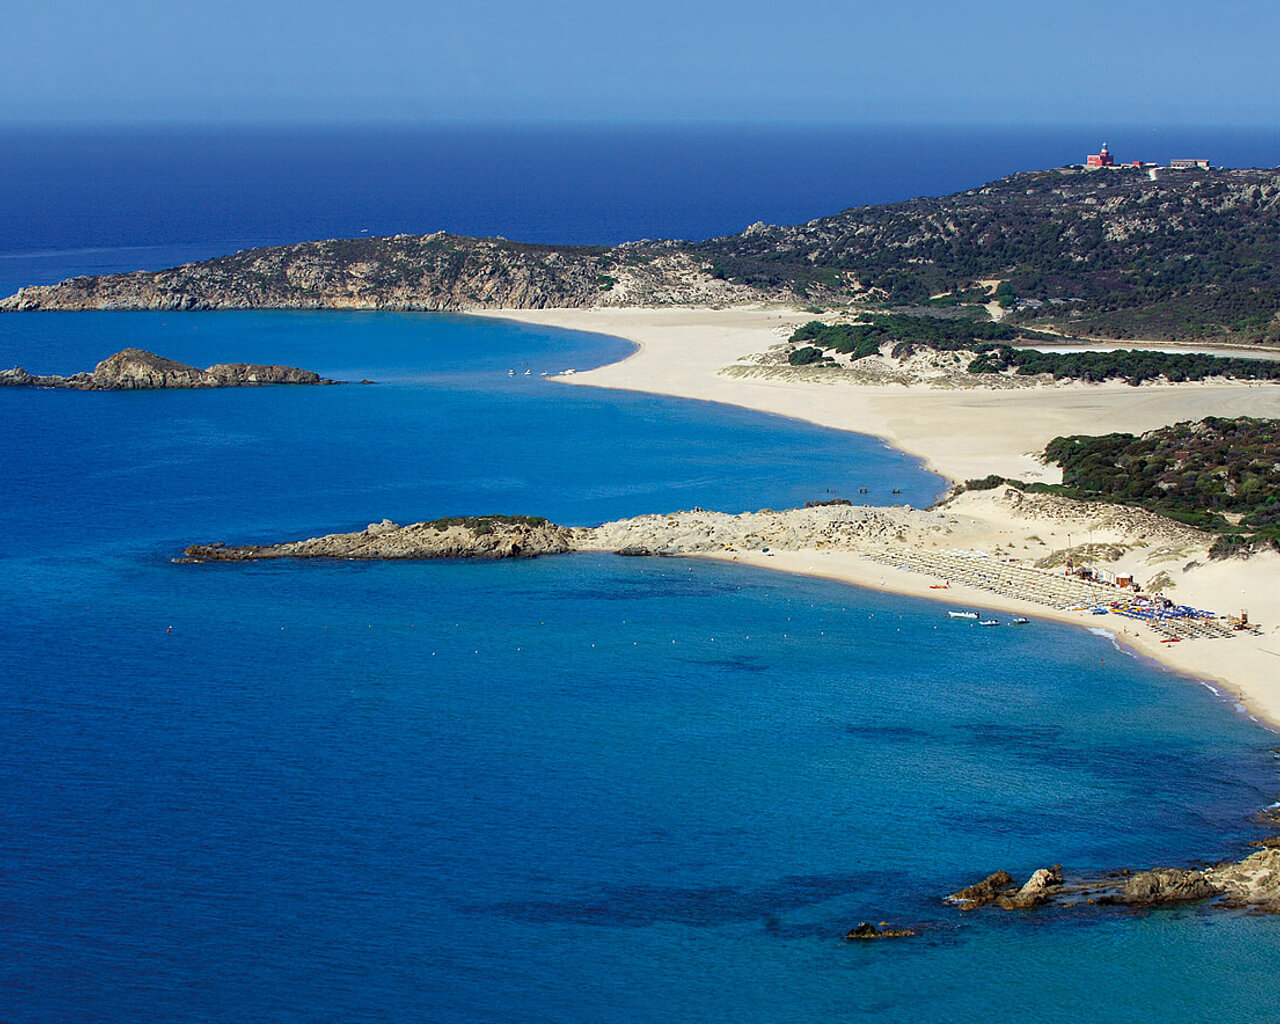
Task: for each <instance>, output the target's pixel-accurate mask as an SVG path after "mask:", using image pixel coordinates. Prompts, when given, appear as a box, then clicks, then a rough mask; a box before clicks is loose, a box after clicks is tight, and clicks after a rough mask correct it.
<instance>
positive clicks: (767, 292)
mask: <svg viewBox="0 0 1280 1024" xmlns="http://www.w3.org/2000/svg"><path fill="white" fill-rule="evenodd" d="M992 298H994V299H997V300H999V301H1000V302H1001V303H1002V304H1003V305H1004V306H1006V307H1007V308H1008V310H1009V316H1008V318H1007V319H1008V320H1010V321H1012V322H1014V323H1018V324H1022V325H1025V326H1047V327H1052V328H1055V329H1059V330H1065V331H1068V332H1071V333H1076V334H1092V335H1100V336H1106V337H1113V338H1129V337H1146V338H1165V339H1175V338H1179V339H1181V338H1217V339H1231V340H1234V341H1237V342H1258V341H1272V342H1278V343H1280V318H1278V314H1280V170H1238V171H1225V170H1219V171H1200V170H1196V171H1162V172H1161V175H1160V176H1159V177H1158V178H1157V179H1156V180H1152V179H1151V178H1150V177H1149V176H1148V174H1147V173H1146V172H1144V171H1141V170H1139V169H1134V168H1115V169H1110V170H1106V171H1096V172H1086V171H1081V170H1074V169H1068V168H1064V169H1061V170H1052V171H1037V172H1032V173H1026V174H1017V175H1013V176H1012V177H1009V178H1005V179H1002V180H1000V181H997V182H993V183H991V184H989V185H986V186H983V187H982V188H976V189H971V190H969V191H967V192H959V193H956V194H954V195H950V196H944V197H941V198H921V199H912V200H909V201H907V202H902V203H891V204H887V205H882V206H866V207H858V208H853V209H849V210H845V211H843V212H842V213H838V214H835V215H834V216H831V217H824V218H821V219H819V220H815V221H811V222H809V223H807V224H801V225H796V226H791V227H772V226H768V225H763V224H757V225H753V226H752V227H750V228H748V229H747V230H746V231H744V232H742V233H741V234H737V235H731V236H727V237H724V238H714V239H708V240H706V241H702V242H681V241H666V242H643V243H628V244H626V245H622V246H617V247H612V248H609V247H592V246H547V245H528V244H523V243H519V242H508V241H506V240H503V239H474V238H461V237H458V236H455V235H449V234H445V233H442V232H441V233H436V234H433V235H397V236H395V237H394V238H367V239H347V240H338V241H328V242H307V243H303V244H300V245H291V246H279V247H274V248H267V249H255V250H250V251H247V252H242V253H237V254H235V255H232V256H226V257H221V258H219V259H214V260H208V261H205V262H203V263H196V264H189V265H187V266H184V267H178V268H174V269H171V270H165V271H159V272H155V273H151V272H139V273H135V274H117V275H108V276H105V277H98V278H74V279H72V280H70V281H67V282H64V283H62V284H60V285H54V286H50V287H35V288H27V289H24V290H23V291H21V292H19V293H18V294H17V295H16V296H13V297H11V298H9V299H7V300H4V301H3V302H0V309H7V310H34V309H173V310H177V309H227V308H294V309H311V308H350V309H430V310H450V309H475V308H530V307H553V306H590V305H666V304H693V305H727V304H735V303H745V302H757V301H761V300H765V301H790V302H795V301H805V302H819V303H824V304H828V305H830V304H844V303H848V302H860V303H871V304H877V305H889V306H908V305H914V306H930V305H932V306H934V307H935V308H937V307H942V306H947V307H953V306H956V305H961V306H968V307H971V308H972V310H973V311H974V312H977V311H979V310H980V309H981V305H982V304H983V303H985V302H988V301H990V300H991V299H992ZM938 311H939V312H942V311H944V310H942V309H938Z"/></svg>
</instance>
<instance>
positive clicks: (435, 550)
mask: <svg viewBox="0 0 1280 1024" xmlns="http://www.w3.org/2000/svg"><path fill="white" fill-rule="evenodd" d="M572 549H573V531H572V530H569V529H567V528H566V527H563V526H557V525H556V524H555V523H550V522H548V521H547V520H545V519H540V518H538V517H536V516H498V515H495V516H457V517H452V518H448V519H436V520H432V521H430V522H422V523H410V524H409V525H408V526H399V525H397V524H396V523H393V522H391V520H389V519H384V520H382V521H381V522H379V523H370V524H369V525H368V526H367V527H365V528H364V529H363V530H359V531H356V532H354V533H331V534H326V535H325V536H323V537H311V538H308V539H307V540H297V541H286V542H285V543H282V544H250V545H242V546H239V547H228V546H227V545H226V544H221V543H218V544H193V545H192V546H191V547H189V548H187V549H186V551H184V552H183V558H182V559H181V561H186V562H255V561H260V560H263V559H271V558H359V559H385V560H395V559H426V558H536V557H538V556H539V555H556V554H563V553H564V552H566V551H570V550H572Z"/></svg>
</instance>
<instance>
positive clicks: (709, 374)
mask: <svg viewBox="0 0 1280 1024" xmlns="http://www.w3.org/2000/svg"><path fill="white" fill-rule="evenodd" d="M500 315H501V316H503V317H505V318H508V319H514V320H520V321H523V322H527V323H536V324H543V325H547V326H552V327H562V328H568V329H571V330H580V331H594V332H598V333H601V334H609V335H613V336H617V337H622V338H626V339H628V340H630V341H633V342H635V343H636V344H637V345H638V346H639V348H638V350H637V351H636V352H635V353H634V354H633V355H632V356H631V357H630V358H628V359H626V360H623V361H622V362H619V363H615V364H612V365H610V366H605V367H601V368H600V369H597V370H592V371H589V372H580V373H576V374H575V375H573V376H572V377H566V378H563V379H564V380H566V381H570V382H572V383H574V384H581V385H590V386H595V387H608V388H620V389H626V390H635V391H645V392H651V393H656V394H664V395H673V396H678V397H683V398H692V399H701V400H707V401H715V402H723V403H726V404H730V405H737V406H742V407H745V408H750V409H755V410H759V411H762V412H769V413H776V414H779V415H783V416H790V417H794V418H797V419H802V420H807V421H809V422H812V423H816V424H819V425H821V426H826V427H832V428H835V429H841V430H853V431H857V432H860V433H864V434H871V435H873V436H876V437H880V438H883V439H884V440H885V441H887V442H888V443H890V444H892V445H893V446H894V447H895V448H898V449H900V450H902V451H904V452H907V453H909V454H912V455H916V456H918V457H919V458H921V459H922V460H923V461H924V463H925V464H926V465H927V466H929V467H930V468H931V469H933V470H935V471H936V472H938V473H939V474H941V475H943V476H945V477H946V478H948V479H949V480H951V481H953V482H958V481H964V480H966V479H972V478H976V477H982V476H986V475H987V474H989V473H998V474H1000V475H1002V476H1006V477H1012V478H1017V479H1023V480H1028V481H1035V480H1044V481H1055V480H1057V479H1059V475H1058V470H1057V469H1056V467H1052V466H1050V467H1045V466H1043V465H1041V464H1040V463H1039V462H1038V461H1037V459H1036V458H1035V456H1036V454H1037V453H1038V452H1040V451H1041V450H1043V448H1044V446H1045V444H1046V443H1047V442H1048V441H1050V440H1051V439H1052V438H1054V437H1056V436H1058V435H1062V434H1102V433H1108V432H1111V431H1127V432H1135V433H1138V432H1142V431H1146V430H1150V429H1153V428H1156V427H1160V426H1165V425H1167V424H1170V423H1175V422H1178V421H1179V420H1191V419H1200V418H1202V417H1205V416H1211V415H1215V416H1263V417H1276V416H1280V386H1276V385H1268V384H1250V383H1224V382H1202V383H1192V384H1180V385H1144V386H1143V387H1139V388H1134V387H1130V386H1129V385H1127V384H1124V383H1114V382H1113V383H1107V384H1101V385H1090V384H1079V383H1073V384H1065V385H1056V386H1052V387H1027V388H1014V389H1007V390H1006V389H986V388H965V389H960V390H944V389H931V388H927V387H918V386H912V387H907V386H904V385H898V384H886V385H871V386H868V385H855V384H844V383H838V382H837V380H838V376H837V378H836V379H833V380H831V381H830V382H825V381H821V382H819V381H812V380H797V379H787V376H786V375H785V374H784V375H780V376H777V377H767V376H766V377H757V378H753V377H736V376H729V375H725V374H722V373H721V372H720V371H721V370H722V369H723V368H725V367H727V366H730V365H731V364H734V363H735V362H737V361H738V360H739V359H740V358H742V357H747V356H751V355H753V354H759V353H763V352H766V351H768V350H769V349H770V348H771V347H772V346H774V345H776V344H778V343H779V342H782V341H784V340H785V339H786V338H787V337H788V336H789V335H790V333H791V332H792V331H793V330H794V329H795V327H796V326H798V325H799V324H801V323H804V322H806V321H808V320H810V319H813V316H812V314H810V313H805V312H798V311H785V310H778V309H729V310H708V309H696V310H693V309H669V308H664V309H626V308H616V309H615V308H604V309H585V310H578V309H555V310H520V311H507V312H503V313H502V314H500ZM654 511H669V510H654ZM948 511H949V512H950V513H952V514H953V516H954V522H953V524H952V525H951V526H950V527H949V528H948V533H952V534H953V535H951V536H948V537H945V538H943V537H932V538H926V537H925V536H924V535H923V534H922V535H921V536H920V537H918V538H915V537H913V538H907V537H906V536H905V535H904V540H907V541H908V542H911V543H924V544H929V543H932V544H935V545H937V546H939V547H940V548H941V547H943V546H953V547H955V546H965V547H968V548H972V549H975V550H984V551H987V552H988V553H990V554H992V555H999V556H1001V557H1013V558H1026V559H1030V558H1032V557H1033V556H1035V555H1037V553H1038V552H1039V550H1040V549H1044V548H1046V547H1048V546H1061V547H1065V546H1066V541H1065V535H1067V534H1068V533H1073V534H1074V536H1073V541H1072V542H1073V543H1074V544H1075V545H1076V546H1079V545H1080V544H1081V543H1082V542H1083V541H1084V538H1085V534H1086V533H1087V531H1089V530H1090V529H1091V528H1095V527H1096V526H1097V525H1098V524H1097V523H1094V522H1091V521H1090V519H1091V516H1090V515H1085V516H1083V517H1082V518H1081V519H1080V521H1078V522H1068V521H1064V520H1063V519H1062V518H1061V517H1055V518H1052V519H1037V518H1036V517H1035V515H1033V514H1030V513H1029V512H1028V510H1027V509H1023V508H1011V507H1010V505H1009V504H1008V502H1007V501H1002V500H1000V498H999V495H997V494H996V493H995V492H985V493H984V494H977V493H971V494H968V495H964V496H962V498H961V499H960V500H959V501H958V502H957V503H956V505H955V507H954V509H949V510H948ZM1100 514H1101V513H1100ZM1094 539H1095V540H1096V541H1098V542H1099V543H1104V542H1110V541H1111V539H1112V538H1111V536H1110V535H1108V536H1105V537H1104V536H1103V532H1102V531H1101V530H1100V531H1099V533H1098V535H1097V536H1096V537H1095V538H1094ZM1119 539H1120V540H1122V541H1123V540H1124V538H1123V537H1120V538H1119ZM1130 540H1132V538H1130ZM1197 543H1198V542H1185V543H1179V544H1172V545H1170V544H1166V545H1163V546H1162V545H1159V544H1154V545H1153V544H1152V543H1151V542H1149V541H1148V540H1145V539H1144V540H1138V541H1137V543H1136V544H1134V545H1133V546H1132V548H1131V549H1130V550H1127V551H1125V552H1124V553H1123V554H1122V555H1121V556H1120V557H1119V559H1118V560H1116V561H1115V562H1113V563H1108V564H1107V567H1108V568H1109V569H1113V570H1122V571H1129V572H1132V573H1133V574H1134V575H1135V577H1136V578H1138V579H1139V580H1140V581H1146V580H1150V579H1151V578H1152V577H1153V576H1155V575H1157V574H1158V573H1161V572H1163V573H1164V574H1165V578H1166V579H1167V580H1168V581H1169V583H1168V585H1166V587H1165V589H1166V591H1167V592H1168V593H1169V596H1171V597H1172V598H1173V599H1174V600H1176V601H1177V602H1179V603H1184V604H1190V605H1192V606H1194V607H1197V608H1204V609H1211V610H1214V611H1217V612H1222V613H1231V614H1235V615H1238V614H1239V613H1240V611H1241V610H1243V609H1247V610H1248V613H1249V619H1250V621H1251V622H1254V623H1260V624H1261V627H1262V628H1261V630H1260V632H1256V633H1255V632H1239V633H1236V634H1235V635H1233V636H1231V637H1229V638H1222V639H1213V640H1199V639H1197V640H1187V641H1183V642H1179V643H1172V644H1166V643H1160V642H1159V640H1160V638H1159V636H1158V635H1156V634H1155V633H1153V632H1151V631H1150V630H1148V629H1147V628H1146V627H1145V626H1143V625H1141V624H1138V623H1134V622H1133V621H1131V620H1125V619H1121V618H1119V617H1117V616H1114V615H1112V616H1100V617H1095V616H1092V615H1087V614H1082V613H1079V612H1067V611H1061V610H1047V609H1046V608H1045V607H1043V606H1042V605H1040V604H1035V603H1032V602H1023V601H1019V600H1018V599H1016V598H1011V597H1004V596H999V595H996V594H993V593H990V592H988V591H985V590H981V589H976V588H967V587H965V586H964V585H962V584H957V583H954V582H953V583H952V585H951V587H950V588H949V589H947V590H938V589H931V587H937V586H938V585H939V584H940V583H941V582H942V580H940V579H938V578H936V577H933V576H929V575H925V574H922V573H920V572H912V571H906V570H901V569H897V568H894V567H893V566H891V565H885V564H883V562H882V561H875V560H873V559H871V558H870V557H868V556H867V555H865V554H862V553H860V552H859V551H857V550H833V549H827V548H815V549H799V550H785V549H778V548H773V549H771V550H770V551H769V552H768V553H764V552H761V551H759V550H746V549H736V550H734V551H733V552H732V553H730V552H727V551H726V552H719V553H716V554H715V555H714V556H713V557H720V558H732V559H735V560H737V561H740V562H742V563H745V564H752V565H760V566H762V567H765V568H769V569H773V570H779V571H787V572H796V573H804V574H809V575H816V576H824V577H829V578H831V579H836V580H841V581H844V582H847V583H851V584H855V585H858V586H863V587H872V588H882V589H886V590H892V591H894V592H898V593H903V594H909V595H913V596H917V597H925V598H930V599H934V600H942V601H946V602H947V603H948V604H950V605H960V604H964V605H965V606H966V607H970V606H971V607H975V608H989V609H998V610H1001V611H1004V612H1007V613H1015V614H1023V615H1028V616H1040V617H1049V618H1056V619H1059V620H1062V621H1069V622H1074V623H1077V624H1079V625H1081V626H1089V627H1094V628H1104V629H1107V630H1109V631H1111V632H1113V633H1115V634H1116V636H1117V639H1118V641H1119V642H1121V643H1123V644H1124V645H1126V646H1127V647H1129V648H1131V649H1133V650H1134V651H1136V652H1138V653H1140V654H1141V655H1144V656H1147V657H1150V658H1152V659H1155V660H1157V661H1159V662H1160V663H1161V664H1163V665H1165V666H1167V667H1169V668H1171V669H1173V670H1175V671H1177V672H1179V673H1182V674H1185V675H1187V676H1190V677H1193V678H1195V679H1202V680H1207V681H1211V682H1212V683H1213V684H1214V685H1215V686H1217V687H1218V688H1220V689H1225V690H1227V691H1228V692H1231V693H1234V694H1236V695H1237V696H1238V697H1239V699H1240V700H1241V701H1242V703H1243V705H1244V706H1245V707H1246V708H1247V709H1248V710H1249V711H1250V712H1251V713H1253V714H1254V715H1256V716H1257V717H1258V718H1260V719H1262V720H1265V721H1267V722H1269V723H1270V724H1272V725H1273V726H1280V555H1276V554H1274V553H1271V554H1267V555H1261V556H1255V557H1253V558H1251V559H1249V560H1248V561H1239V560H1231V561H1226V562H1209V561H1208V559H1207V555H1206V552H1207V545H1199V546H1198V547H1197Z"/></svg>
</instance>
